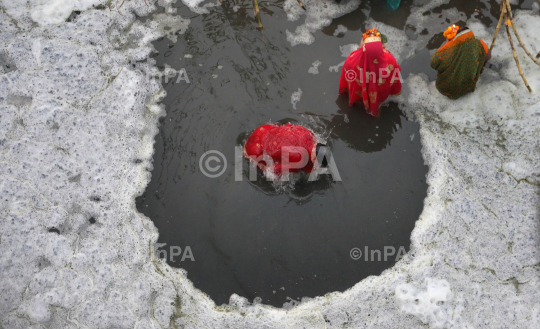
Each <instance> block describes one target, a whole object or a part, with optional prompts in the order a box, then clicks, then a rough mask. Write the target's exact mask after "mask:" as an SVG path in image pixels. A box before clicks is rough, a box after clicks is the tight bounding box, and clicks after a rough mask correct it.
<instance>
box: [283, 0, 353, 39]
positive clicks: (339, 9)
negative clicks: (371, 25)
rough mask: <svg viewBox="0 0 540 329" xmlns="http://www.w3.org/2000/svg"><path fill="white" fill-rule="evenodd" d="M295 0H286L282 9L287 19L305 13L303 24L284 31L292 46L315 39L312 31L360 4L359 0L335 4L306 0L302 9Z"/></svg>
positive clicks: (320, 0) (327, 0)
mask: <svg viewBox="0 0 540 329" xmlns="http://www.w3.org/2000/svg"><path fill="white" fill-rule="evenodd" d="M295 2H296V1H295V0H287V1H286V2H285V4H284V6H283V9H284V10H285V12H286V13H287V17H288V19H289V20H297V19H298V18H300V16H301V15H304V14H305V15H306V19H305V21H304V24H302V25H300V26H297V27H296V30H295V31H294V32H290V31H289V30H287V31H286V35H287V41H289V42H290V43H291V45H292V46H296V45H299V44H306V45H309V44H311V43H313V41H315V36H314V35H313V33H314V32H315V31H317V30H320V29H322V28H323V27H325V26H328V25H330V23H332V19H333V18H336V17H339V16H342V15H345V14H347V13H350V12H352V11H353V10H355V9H356V8H358V6H359V5H360V0H350V1H347V2H345V3H343V4H337V3H336V2H334V1H331V0H306V1H304V2H303V3H304V6H305V7H306V10H305V11H304V10H302V9H301V8H300V6H299V5H298V3H297V2H296V4H295Z"/></svg>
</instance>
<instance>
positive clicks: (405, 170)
mask: <svg viewBox="0 0 540 329" xmlns="http://www.w3.org/2000/svg"><path fill="white" fill-rule="evenodd" d="M425 2H426V1H416V2H415V3H414V4H416V5H418V4H422V3H425ZM526 2H527V1H525V5H526ZM454 3H455V4H454ZM471 3H472V2H471V1H469V2H467V1H459V3H458V1H451V4H453V5H454V6H457V7H458V9H460V7H463V9H460V10H462V11H464V12H466V14H467V15H468V16H470V14H471V13H472V11H474V9H477V8H480V9H481V10H482V11H483V13H484V16H485V19H486V20H487V22H486V24H488V25H491V24H493V22H494V23H495V24H496V20H497V17H494V16H493V15H496V13H497V10H498V9H497V8H498V7H495V9H494V8H492V7H493V6H494V4H495V5H497V4H496V3H495V1H481V2H479V3H478V4H477V5H476V6H472V5H471ZM523 3H524V2H523V1H522V3H520V5H523ZM414 4H413V1H412V0H405V1H402V5H401V7H400V8H399V9H398V11H396V12H391V11H390V10H389V9H388V8H387V7H386V6H385V5H384V2H383V1H372V2H371V3H370V2H365V3H363V4H362V5H361V6H360V8H359V9H358V10H356V11H355V12H353V13H351V14H348V15H345V16H343V17H341V18H339V19H336V20H334V22H333V23H332V25H331V26H329V27H327V28H325V29H323V31H319V32H317V33H316V41H315V42H314V43H313V44H312V45H309V46H305V45H299V46H296V47H291V45H290V43H289V42H288V41H287V40H286V34H285V30H286V29H289V30H290V31H294V30H295V28H296V26H297V25H299V24H300V22H303V20H304V18H301V20H300V21H299V22H288V21H287V18H286V15H285V13H284V12H283V10H282V9H281V6H282V2H281V1H265V2H261V3H260V6H261V12H262V20H263V24H264V32H262V33H261V31H259V30H257V29H256V27H257V24H256V22H255V21H254V19H253V12H252V10H251V8H252V7H251V1H242V2H237V3H234V2H229V1H224V2H223V5H222V7H215V8H212V9H211V13H210V14H207V15H196V14H193V13H191V12H190V11H189V10H188V9H187V8H185V7H184V6H183V5H179V14H180V15H182V17H189V18H190V19H191V24H190V28H189V30H188V31H187V32H186V34H184V35H181V36H179V40H178V42H177V43H176V44H173V43H172V42H170V41H169V40H168V39H163V40H159V41H157V42H155V47H156V49H157V50H158V52H157V53H156V54H155V58H156V60H157V62H158V65H159V66H164V65H165V64H167V65H170V66H172V67H173V68H175V69H181V68H185V70H186V72H187V74H188V77H189V80H190V83H189V84H188V83H185V82H184V81H180V82H179V83H176V82H169V83H167V84H165V89H166V90H167V93H168V96H167V97H166V98H165V99H164V104H165V105H166V110H167V116H166V117H165V118H163V119H162V121H161V126H160V133H159V135H157V136H156V144H155V155H154V169H153V172H152V181H151V182H150V184H149V185H148V188H147V190H146V192H145V193H144V195H142V196H141V197H139V198H138V199H137V207H138V209H139V210H140V211H141V212H143V213H144V214H145V215H147V216H148V217H150V218H151V219H152V220H153V221H154V223H155V225H156V226H157V228H158V230H159V233H160V237H159V242H160V243H166V244H167V246H166V247H165V248H162V249H163V250H166V251H170V249H169V246H179V247H181V248H182V249H185V248H186V247H187V246H189V247H190V248H191V251H192V254H193V257H194V259H195V261H191V259H190V258H186V259H184V261H181V258H182V257H181V256H176V257H175V258H174V259H173V261H169V264H171V265H172V266H176V267H181V268H183V269H185V270H187V272H188V278H189V279H190V280H192V281H193V282H194V284H195V286H196V287H197V288H199V289H201V290H202V291H203V292H205V293H207V294H209V295H210V296H211V297H212V298H213V299H214V301H215V302H216V303H217V304H218V305H219V304H222V303H227V302H228V300H229V297H230V295H231V294H233V293H236V294H238V295H241V296H244V297H247V298H248V299H249V300H250V301H251V300H253V299H254V298H256V297H260V298H261V299H262V302H263V303H267V304H271V305H275V306H282V305H283V303H284V302H286V301H287V300H288V298H292V299H295V300H298V299H299V298H301V297H303V296H308V297H314V296H317V295H323V294H325V293H328V292H332V291H344V290H346V289H348V288H350V287H352V286H353V285H354V284H355V283H357V282H359V281H360V280H362V279H363V278H365V277H367V276H369V275H378V274H380V273H381V272H382V271H383V270H384V269H386V268H389V267H391V266H392V265H393V264H394V263H395V256H394V257H390V258H389V259H388V260H387V261H384V260H381V261H378V260H377V257H375V258H374V260H368V261H365V259H364V257H363V256H362V259H360V260H353V259H352V258H351V257H350V251H351V249H352V248H355V247H356V248H360V249H361V250H362V251H363V252H364V251H365V248H368V250H369V251H370V252H371V251H372V250H381V251H383V250H384V247H385V246H387V247H394V248H396V250H397V249H399V248H400V247H404V248H405V249H406V250H409V245H410V234H411V231H412V229H413V228H414V225H415V221H416V219H417V218H418V216H419V215H420V213H421V211H422V207H423V200H424V198H425V196H426V189H427V185H426V183H425V175H426V173H427V167H426V166H425V165H424V164H423V160H422V156H421V154H420V149H421V145H420V136H419V133H418V124H416V123H414V122H410V121H407V120H406V119H405V118H404V116H403V114H402V112H401V110H400V109H399V108H398V107H397V104H395V103H390V104H389V105H387V106H385V107H384V108H382V115H381V116H380V118H373V117H371V116H369V115H367V114H366V112H365V110H364V109H363V108H362V107H355V108H351V107H349V106H348V101H347V99H346V98H342V97H339V96H338V94H337V88H338V84H339V76H340V75H339V74H340V73H336V72H330V71H329V66H333V65H337V64H338V63H340V62H342V61H343V60H345V58H343V57H341V52H340V49H339V46H342V45H345V44H349V43H358V42H359V38H360V35H361V33H360V32H355V31H359V30H361V29H362V28H363V26H364V21H365V20H366V19H367V18H368V17H366V16H365V14H364V11H363V10H365V9H366V8H369V9H371V14H370V15H371V17H372V18H374V19H375V20H377V21H381V22H384V23H386V24H388V25H392V26H394V27H397V28H399V29H406V26H405V24H406V23H405V22H406V18H407V16H408V15H409V14H410V8H411V6H412V5H414ZM234 5H239V6H241V7H240V9H239V10H238V11H237V12H235V11H234V10H233V6H234ZM447 6H448V5H445V6H444V8H446V7H447ZM441 7H443V6H441ZM469 7H470V8H469ZM338 24H343V25H345V26H346V27H347V28H348V29H349V32H347V33H346V34H345V35H341V36H338V37H335V36H333V32H334V30H335V28H336V27H337V25H338ZM435 41H436V40H435ZM435 41H434V44H435V43H439V42H438V41H437V42H435ZM441 41H442V40H441ZM428 47H429V45H428ZM388 48H389V49H390V51H392V44H391V40H390V41H389V44H388ZM185 54H190V55H192V58H186V57H185ZM426 58H427V59H428V60H429V51H428V49H424V50H421V51H419V52H417V56H416V57H415V58H413V59H410V60H408V61H407V63H408V64H407V65H403V63H402V66H403V72H404V73H405V75H404V77H406V76H407V75H408V73H410V72H413V73H418V72H425V73H428V74H429V75H430V77H432V76H433V72H430V71H429V70H430V68H429V62H428V63H426ZM315 60H319V61H321V62H322V65H321V66H319V72H320V73H319V74H317V75H312V74H309V73H308V69H309V68H310V67H311V64H312V62H314V61H315ZM172 80H175V78H174V79H172ZM298 88H301V89H302V92H303V94H302V97H301V100H300V102H298V104H297V105H296V110H295V109H293V106H292V104H291V94H292V93H293V92H294V91H297V90H298ZM269 121H271V122H279V123H288V122H293V123H298V124H302V125H305V126H307V127H309V128H311V129H313V130H314V131H315V132H317V133H318V134H320V135H321V136H322V137H324V138H327V139H328V144H329V145H330V146H331V148H332V151H333V155H334V158H335V161H336V164H337V167H338V170H339V173H340V175H341V178H342V181H341V182H333V181H332V180H331V179H330V177H329V176H323V177H322V178H321V179H319V180H318V181H317V182H306V181H302V180H301V181H300V182H297V183H296V185H295V186H293V187H291V186H286V187H285V188H283V189H280V190H276V188H275V187H274V186H273V185H272V184H271V183H269V182H266V181H265V180H264V179H261V178H260V177H259V180H258V181H256V182H250V181H248V179H247V174H246V172H247V163H246V162H245V161H244V162H243V165H244V175H243V180H242V181H235V176H234V169H233V165H234V161H235V155H234V147H235V146H237V145H241V144H242V143H243V141H244V140H245V138H246V137H247V136H248V135H249V133H251V131H253V130H254V129H255V128H257V127H258V126H260V125H262V124H265V123H267V122H269ZM208 150H218V151H220V152H222V153H223V154H224V155H225V156H226V158H227V160H228V168H227V170H226V171H225V173H224V174H223V175H222V176H221V177H219V178H213V179H212V178H208V177H206V176H205V175H203V173H202V172H201V171H200V170H199V158H200V157H201V155H202V154H203V153H204V152H206V151H208ZM169 256H170V255H169Z"/></svg>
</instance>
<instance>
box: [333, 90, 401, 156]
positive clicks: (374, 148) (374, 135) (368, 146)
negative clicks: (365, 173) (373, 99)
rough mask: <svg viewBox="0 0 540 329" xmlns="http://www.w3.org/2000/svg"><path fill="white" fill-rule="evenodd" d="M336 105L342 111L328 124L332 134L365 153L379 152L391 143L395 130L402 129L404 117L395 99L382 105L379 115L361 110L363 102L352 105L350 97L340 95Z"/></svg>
mask: <svg viewBox="0 0 540 329" xmlns="http://www.w3.org/2000/svg"><path fill="white" fill-rule="evenodd" d="M336 104H337V105H338V106H339V110H338V111H337V113H336V114H335V115H333V116H332V119H331V121H330V122H329V123H328V127H329V129H330V130H331V131H332V137H333V138H339V139H341V140H343V141H344V142H345V143H347V145H348V146H349V147H350V148H352V149H355V150H358V151H361V152H366V153H370V152H378V151H381V150H383V149H385V148H386V147H387V146H390V143H391V141H392V138H393V136H394V133H395V132H396V131H397V130H398V129H400V128H401V120H404V118H403V113H402V112H401V110H400V109H399V108H398V106H397V104H396V103H393V102H392V103H389V104H386V105H384V106H382V107H381V110H380V111H381V115H380V117H378V118H374V117H373V116H371V115H369V114H367V112H366V111H364V110H363V109H361V108H360V109H359V107H361V105H360V106H357V107H350V106H349V100H348V98H347V97H346V96H341V97H339V98H338V99H337V100H336ZM345 117H346V118H347V119H346V120H345ZM346 121H347V122H346Z"/></svg>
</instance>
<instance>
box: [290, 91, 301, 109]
mask: <svg viewBox="0 0 540 329" xmlns="http://www.w3.org/2000/svg"><path fill="white" fill-rule="evenodd" d="M301 97H302V89H300V88H298V90H297V91H295V92H293V93H292V95H291V104H292V106H293V108H294V109H295V110H296V104H297V103H298V102H299V101H300V98H301Z"/></svg>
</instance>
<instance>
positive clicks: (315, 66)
mask: <svg viewBox="0 0 540 329" xmlns="http://www.w3.org/2000/svg"><path fill="white" fill-rule="evenodd" d="M321 64H322V62H321V61H320V60H316V61H315V62H313V63H312V64H311V67H310V68H309V69H308V73H311V74H319V65H321Z"/></svg>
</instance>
